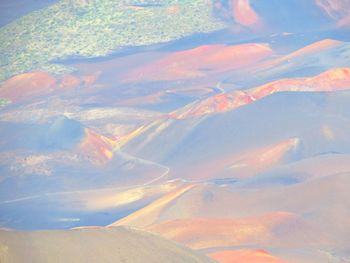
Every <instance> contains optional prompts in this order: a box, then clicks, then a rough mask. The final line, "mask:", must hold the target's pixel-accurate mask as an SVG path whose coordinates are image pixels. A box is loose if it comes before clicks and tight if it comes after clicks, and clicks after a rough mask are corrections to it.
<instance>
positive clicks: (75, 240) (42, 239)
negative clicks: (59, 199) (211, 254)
mask: <svg viewBox="0 0 350 263" xmlns="http://www.w3.org/2000/svg"><path fill="white" fill-rule="evenodd" d="M28 260H29V261H30V262H38V263H40V262H45V263H46V262H125V263H127V262H130V263H143V262H145V260H146V261H147V262H150V263H161V262H174V263H178V262H191V263H192V262H193V263H194V262H198V263H199V262H212V261H211V260H210V259H209V258H206V257H205V256H202V255H199V254H197V253H195V252H193V251H191V250H189V249H187V248H184V247H182V246H180V245H177V244H175V243H173V242H170V241H167V240H165V239H163V238H161V237H159V236H156V235H153V234H150V233H146V232H141V231H137V230H134V229H127V228H123V227H118V228H109V229H105V228H80V229H74V230H66V231H37V232H17V231H11V230H0V261H1V262H2V263H16V262H18V263H20V262H28Z"/></svg>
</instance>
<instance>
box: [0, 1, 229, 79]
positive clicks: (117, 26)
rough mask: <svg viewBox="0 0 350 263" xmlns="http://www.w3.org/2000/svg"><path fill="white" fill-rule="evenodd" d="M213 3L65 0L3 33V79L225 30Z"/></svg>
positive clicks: (0, 60) (62, 69) (0, 59)
mask: <svg viewBox="0 0 350 263" xmlns="http://www.w3.org/2000/svg"><path fill="white" fill-rule="evenodd" d="M223 27H224V24H223V23H222V22H221V21H218V20H217V19H215V18H214V17H213V15H212V4H211V0H159V1H154V0H153V1H152V0H144V1H142V0H138V1H137V0H133V1H132V0H118V1H115V0H94V1H91V0H70V1H69V0H65V1H60V2H58V3H56V4H54V5H51V6H49V7H47V8H45V9H42V10H39V11H35V12H32V13H30V14H29V15H26V16H23V17H21V18H20V19H17V20H15V21H14V22H12V23H10V24H8V25H6V26H4V27H2V28H1V29H0V81H3V80H5V79H7V78H9V77H11V76H13V75H16V74H20V73H24V72H27V71H31V70H34V69H44V70H47V71H51V72H53V73H58V74H59V73H62V72H65V71H69V70H72V69H69V68H65V67H63V66H62V65H58V64H52V63H51V62H52V61H55V60H62V59H67V58H70V57H86V58H91V57H100V56H106V55H108V54H111V53H112V52H114V51H116V50H118V49H121V48H123V47H130V46H143V45H151V44H155V43H163V42H168V41H171V40H175V39H179V38H181V37H184V36H188V35H191V34H193V33H206V32H211V31H215V30H218V29H221V28H223Z"/></svg>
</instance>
